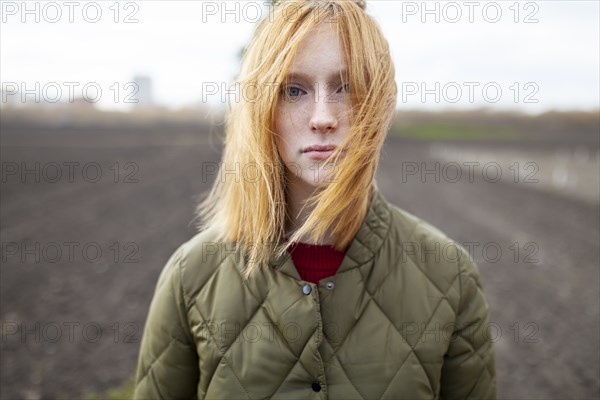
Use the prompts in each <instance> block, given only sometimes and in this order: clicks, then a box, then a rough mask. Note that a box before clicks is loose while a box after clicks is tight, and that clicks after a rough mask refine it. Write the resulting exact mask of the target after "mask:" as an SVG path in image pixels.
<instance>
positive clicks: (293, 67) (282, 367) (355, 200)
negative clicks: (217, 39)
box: [135, 0, 496, 399]
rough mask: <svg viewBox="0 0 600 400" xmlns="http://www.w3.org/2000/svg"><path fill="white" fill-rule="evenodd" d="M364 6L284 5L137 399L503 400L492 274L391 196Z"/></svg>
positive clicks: (258, 41) (343, 1) (183, 253)
mask: <svg viewBox="0 0 600 400" xmlns="http://www.w3.org/2000/svg"><path fill="white" fill-rule="evenodd" d="M364 8H365V4H364V2H362V1H348V0H333V1H308V0H299V1H298V0H289V1H283V2H280V3H278V4H276V6H275V8H274V10H273V12H272V13H271V14H270V15H269V18H266V19H265V20H263V21H262V22H261V23H260V25H259V26H258V28H257V31H256V34H255V36H254V38H253V41H252V42H251V44H250V46H249V47H248V48H247V49H246V51H245V53H244V58H243V63H242V69H241V73H240V77H239V80H238V83H239V87H241V88H242V91H241V93H242V94H243V96H242V98H241V100H240V101H239V102H233V103H231V104H230V105H231V107H230V109H229V113H228V120H227V130H226V141H225V150H224V154H223V163H222V165H221V172H222V175H220V176H219V177H218V179H216V180H215V184H214V186H213V188H212V191H211V192H210V193H209V195H208V197H207V198H206V199H205V201H204V202H203V203H201V204H200V205H199V207H198V215H199V216H200V217H202V218H203V220H204V223H203V224H202V225H200V232H199V233H198V234H197V235H195V236H194V237H193V238H192V239H191V240H189V241H188V242H186V243H184V244H182V245H181V246H180V247H179V248H178V249H177V250H176V251H175V252H174V253H173V254H172V256H171V257H170V259H169V260H168V262H167V264H166V266H165V268H164V269H163V271H162V273H161V275H160V277H159V279H158V284H157V286H156V291H155V294H154V298H153V300H152V303H151V306H150V310H149V314H148V319H147V322H146V326H145V330H144V336H143V339H142V343H141V349H140V355H139V362H138V369H137V375H136V388H135V397H136V398H145V399H147V398H164V399H166V398H198V399H265V398H273V399H275V398H277V399H309V398H310V399H317V398H319V399H326V398H330V399H367V398H368V399H401V398H402V399H432V398H434V399H435V398H443V399H462V398H467V397H468V398H485V399H493V398H495V396H496V392H495V369H494V350H493V347H492V343H491V341H490V340H489V338H488V336H487V330H486V328H487V324H488V308H487V304H486V301H485V299H484V296H483V292H482V288H481V284H480V282H479V275H478V269H477V267H476V265H475V264H474V263H473V261H472V260H471V259H470V258H469V255H468V254H467V253H466V251H465V250H464V249H463V248H462V247H460V246H459V245H454V243H453V242H452V241H451V240H450V239H449V238H448V237H446V236H445V235H444V234H443V233H442V232H440V231H439V230H438V229H436V228H435V227H433V226H431V225H430V224H428V223H427V222H425V221H424V220H422V219H419V218H417V217H416V216H414V215H411V214H409V213H408V212H406V211H403V210H402V209H400V208H398V207H396V206H394V205H392V204H390V203H389V202H387V200H386V199H385V198H384V197H383V196H382V194H381V193H380V191H379V190H378V187H377V184H376V182H375V179H374V177H375V172H376V169H377V164H378V160H379V151H380V149H381V146H382V144H383V141H384V138H385V135H386V132H387V129H388V126H389V123H390V120H391V117H392V114H393V111H394V108H395V105H396V94H397V88H396V84H395V81H394V67H393V63H392V60H391V58H390V54H389V48H388V44H387V41H386V40H385V38H384V37H383V35H382V33H381V31H380V29H379V27H378V25H377V24H376V22H375V21H374V20H373V19H372V18H371V17H370V16H369V15H367V14H366V12H365V10H364Z"/></svg>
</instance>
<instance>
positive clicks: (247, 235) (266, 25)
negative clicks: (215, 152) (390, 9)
mask: <svg viewBox="0 0 600 400" xmlns="http://www.w3.org/2000/svg"><path fill="white" fill-rule="evenodd" d="M324 22H325V23H331V24H332V25H335V27H336V29H337V33H338V36H339V37H340V39H341V43H342V47H343V52H344V57H345V60H346V63H347V66H348V71H347V78H348V80H349V83H350V98H351V112H350V113H351V117H350V122H351V124H350V125H351V127H350V132H349V134H348V135H347V137H346V138H345V139H344V140H343V141H342V143H340V145H339V146H338V147H337V148H336V150H335V151H334V152H333V154H331V156H330V157H329V158H328V159H327V160H326V162H330V163H332V165H334V167H335V168H334V169H333V172H332V175H331V179H330V180H329V183H328V184H327V185H326V187H324V188H319V190H315V192H314V193H313V194H312V196H311V197H310V198H309V199H308V200H307V201H306V203H305V206H307V207H311V208H313V207H314V208H313V209H312V212H311V213H310V214H309V215H308V217H307V219H306V220H305V221H304V223H303V225H302V226H301V227H300V228H299V229H298V230H297V231H296V232H295V233H294V234H293V235H292V236H291V237H290V238H289V241H288V242H287V243H285V241H284V240H283V237H284V234H285V223H286V220H287V214H286V213H287V212H288V210H287V206H286V184H287V182H286V174H285V170H284V168H285V166H284V164H283V161H282V160H281V157H280V156H279V153H278V150H277V145H276V134H277V133H276V132H275V129H274V126H275V115H276V105H277V102H278V101H279V100H280V96H282V93H281V88H282V86H283V85H282V84H283V83H284V82H283V79H284V77H285V76H286V74H287V71H288V69H289V67H290V65H291V62H292V59H293V57H294V55H295V53H296V51H297V49H298V46H299V45H300V43H301V42H302V40H303V39H304V38H305V37H306V35H307V34H308V33H309V32H310V31H311V30H312V29H313V28H315V27H317V26H319V25H320V24H321V23H324ZM394 78H395V77H394V65H393V62H392V59H391V56H390V52H389V45H388V42H387V40H386V39H385V37H384V36H383V34H382V32H381V29H380V28H379V25H378V23H377V22H376V21H375V20H374V19H373V18H372V17H371V16H369V15H368V14H367V13H366V12H365V2H364V1H358V0H284V1H279V2H276V3H275V4H274V6H273V9H272V10H271V13H270V14H269V16H268V17H266V18H265V19H263V20H262V21H261V22H260V23H259V24H258V26H257V28H256V32H255V34H254V37H253V39H252V41H251V42H250V44H249V45H248V47H247V48H246V49H245V51H244V53H243V56H242V65H241V70H240V74H239V76H238V79H237V80H236V81H235V82H234V83H233V84H232V86H235V87H236V88H238V89H239V88H241V94H242V95H241V96H237V97H236V99H235V100H236V101H234V102H231V101H229V107H228V113H227V116H226V121H225V143H224V152H223V156H222V160H221V163H220V165H219V174H218V176H217V179H216V180H215V182H214V184H213V186H212V189H211V190H210V192H209V193H208V195H207V196H206V198H205V199H204V200H203V201H202V202H200V203H199V204H198V206H197V208H196V216H197V217H198V218H200V219H201V220H202V222H201V223H200V224H199V225H198V229H199V230H200V231H202V230H204V229H206V228H208V227H211V228H213V229H215V230H216V232H217V233H216V237H217V240H219V241H224V242H232V243H236V244H237V245H238V246H240V247H241V249H242V251H243V254H244V256H245V257H246V258H247V262H246V264H245V267H244V270H243V274H242V275H243V278H244V279H247V278H249V277H250V276H251V275H252V274H253V272H255V271H256V270H257V269H258V268H263V267H267V266H268V264H269V261H270V259H271V257H273V255H274V254H275V255H276V256H281V255H282V254H283V253H284V252H285V251H287V249H288V247H289V246H290V245H291V244H292V243H293V242H295V241H299V239H300V238H303V237H306V238H309V240H310V241H312V242H314V243H319V242H320V241H321V240H322V238H323V237H324V235H325V233H326V231H327V230H328V229H331V235H332V236H331V237H332V242H333V243H332V245H333V246H334V247H335V248H336V249H337V250H339V251H343V250H344V249H346V248H347V247H348V246H349V244H350V242H351V241H352V239H353V238H354V236H355V234H356V233H357V232H358V229H359V228H360V226H361V224H362V222H363V220H364V218H365V216H366V213H367V211H368V206H369V201H370V198H371V195H372V194H373V190H374V188H376V187H377V186H376V182H375V173H376V170H377V166H378V163H379V153H380V149H381V146H382V145H383V142H384V140H385V136H386V134H387V131H388V128H389V124H390V121H391V118H392V115H393V112H394V109H395V106H396V96H397V87H396V83H395V80H394ZM230 90H233V89H230ZM342 152H343V155H342Z"/></svg>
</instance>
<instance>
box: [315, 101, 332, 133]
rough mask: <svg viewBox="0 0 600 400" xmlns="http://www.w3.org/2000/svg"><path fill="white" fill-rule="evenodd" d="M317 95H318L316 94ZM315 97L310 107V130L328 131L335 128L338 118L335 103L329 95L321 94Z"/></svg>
mask: <svg viewBox="0 0 600 400" xmlns="http://www.w3.org/2000/svg"><path fill="white" fill-rule="evenodd" d="M317 97H319V96H317ZM320 97H321V98H320V99H319V98H317V99H316V100H315V103H314V104H313V107H312V114H311V117H310V130H311V131H312V132H315V133H316V132H321V133H329V132H333V131H335V130H336V129H337V126H338V118H337V114H336V107H335V106H336V104H335V103H334V100H333V99H331V98H328V97H329V96H325V95H322V96H320Z"/></svg>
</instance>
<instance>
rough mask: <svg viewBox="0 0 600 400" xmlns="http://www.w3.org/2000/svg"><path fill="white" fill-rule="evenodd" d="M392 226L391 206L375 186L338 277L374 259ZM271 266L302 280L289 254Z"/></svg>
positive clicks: (272, 260) (273, 259)
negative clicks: (365, 213)
mask: <svg viewBox="0 0 600 400" xmlns="http://www.w3.org/2000/svg"><path fill="white" fill-rule="evenodd" d="M390 224H391V212H390V208H389V204H388V202H387V200H386V199H385V198H384V197H383V195H382V194H381V192H380V191H379V189H378V188H377V186H376V185H375V186H373V195H372V199H371V203H370V205H369V209H368V211H367V215H366V216H365V219H364V220H363V223H362V224H361V226H360V228H359V230H358V232H357V233H356V235H355V236H354V239H353V240H352V242H351V243H350V247H349V248H348V250H347V251H346V255H345V256H344V259H343V260H342V264H341V265H340V267H339V268H338V271H337V272H336V275H337V274H339V273H342V272H345V271H348V270H351V269H354V268H357V267H360V266H362V265H364V264H366V263H367V262H369V261H370V260H371V259H373V257H374V256H375V254H377V252H378V251H379V249H380V248H381V245H382V244H383V241H384V240H385V238H386V237H387V234H388V232H389V229H390ZM269 264H270V266H271V267H272V268H274V269H276V270H278V271H279V272H282V273H284V274H286V275H289V276H291V277H292V278H294V279H296V280H302V278H300V274H299V273H298V271H297V269H296V267H295V265H294V263H293V260H292V257H291V254H290V253H289V252H286V253H285V254H283V255H281V256H279V257H276V256H274V257H273V258H272V259H271V261H270V263H269Z"/></svg>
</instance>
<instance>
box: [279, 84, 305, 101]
mask: <svg viewBox="0 0 600 400" xmlns="http://www.w3.org/2000/svg"><path fill="white" fill-rule="evenodd" d="M303 93H304V94H306V92H305V91H304V90H302V89H300V88H299V87H297V86H286V87H284V88H283V89H282V95H284V96H285V97H287V98H289V99H292V100H293V99H297V98H298V97H300V95H302V94H303Z"/></svg>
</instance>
